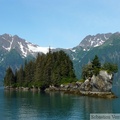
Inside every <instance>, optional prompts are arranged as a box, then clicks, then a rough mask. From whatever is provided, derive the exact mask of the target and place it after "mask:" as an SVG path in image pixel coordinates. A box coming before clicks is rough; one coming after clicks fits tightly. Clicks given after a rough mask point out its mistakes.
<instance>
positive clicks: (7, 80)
mask: <svg viewBox="0 0 120 120" xmlns="http://www.w3.org/2000/svg"><path fill="white" fill-rule="evenodd" d="M4 85H5V86H14V85H15V78H14V74H13V71H12V69H11V68H10V67H8V69H7V70H6V75H5V77H4Z"/></svg>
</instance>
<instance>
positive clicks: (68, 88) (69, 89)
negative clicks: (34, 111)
mask: <svg viewBox="0 0 120 120" xmlns="http://www.w3.org/2000/svg"><path fill="white" fill-rule="evenodd" d="M79 84H80V83H79ZM55 91H60V92H64V93H65V94H76V95H80V96H89V97H96V98H107V99H110V98H117V96H116V95H115V94H114V93H113V92H92V91H82V90H80V89H79V87H78V82H76V85H75V83H74V84H72V83H70V84H67V85H64V86H63V85H61V86H60V87H55V86H50V87H49V88H46V89H45V92H55Z"/></svg>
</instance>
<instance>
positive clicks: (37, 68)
mask: <svg viewBox="0 0 120 120" xmlns="http://www.w3.org/2000/svg"><path fill="white" fill-rule="evenodd" d="M76 80H77V79H76V76H75V72H74V68H73V63H72V61H71V60H70V58H69V56H67V55H66V53H65V52H63V51H58V52H51V50H50V49H49V53H47V54H46V55H45V54H38V55H37V58H36V59H35V60H32V61H29V62H25V65H24V66H21V67H20V69H18V70H16V71H15V73H14V72H13V70H12V68H11V67H8V69H7V70H6V75H5V77H4V86H8V87H12V88H16V87H28V88H31V87H35V88H40V89H41V90H44V89H45V88H47V87H49V85H54V86H60V85H61V84H63V83H71V82H75V81H76Z"/></svg>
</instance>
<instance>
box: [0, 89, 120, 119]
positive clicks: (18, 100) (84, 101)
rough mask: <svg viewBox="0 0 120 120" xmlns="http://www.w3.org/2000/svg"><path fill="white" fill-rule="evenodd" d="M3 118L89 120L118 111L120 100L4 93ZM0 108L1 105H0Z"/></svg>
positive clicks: (2, 97)
mask: <svg viewBox="0 0 120 120" xmlns="http://www.w3.org/2000/svg"><path fill="white" fill-rule="evenodd" d="M3 93H4V94H3V96H1V94H0V97H1V99H3V102H2V103H3V105H4V106H2V107H3V108H2V109H3V111H5V114H4V115H3V117H4V118H5V119H9V120H27V119H29V120H61V119H63V120H73V119H74V120H89V116H90V113H118V112H120V110H119V107H120V102H119V101H120V98H118V99H101V98H100V99H99V98H92V97H86V96H75V95H68V94H64V93H62V92H60V93H59V92H50V93H41V92H37V91H36V92H31V91H4V92H3ZM0 107H1V106H0Z"/></svg>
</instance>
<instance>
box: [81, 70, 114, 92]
mask: <svg viewBox="0 0 120 120" xmlns="http://www.w3.org/2000/svg"><path fill="white" fill-rule="evenodd" d="M112 83H113V75H112V74H108V73H107V71H104V70H101V71H100V72H99V74H98V75H97V76H95V75H93V76H92V77H91V78H89V79H87V80H85V82H84V83H82V85H81V86H80V90H82V91H91V92H110V91H111V89H112Z"/></svg>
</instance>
